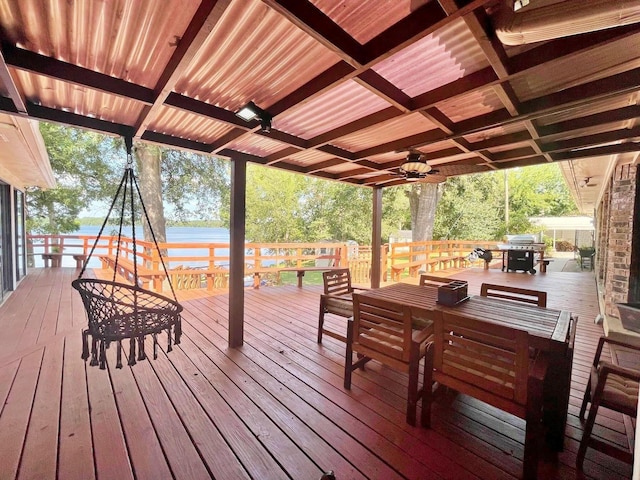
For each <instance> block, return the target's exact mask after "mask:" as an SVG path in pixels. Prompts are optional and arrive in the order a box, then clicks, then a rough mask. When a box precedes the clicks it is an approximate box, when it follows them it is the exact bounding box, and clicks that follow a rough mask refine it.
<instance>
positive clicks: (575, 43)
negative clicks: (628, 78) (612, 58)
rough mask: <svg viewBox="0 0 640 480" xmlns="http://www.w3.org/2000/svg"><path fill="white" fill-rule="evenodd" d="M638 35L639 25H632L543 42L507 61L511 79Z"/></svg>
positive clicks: (639, 31)
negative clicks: (560, 60) (550, 63)
mask: <svg viewBox="0 0 640 480" xmlns="http://www.w3.org/2000/svg"><path fill="white" fill-rule="evenodd" d="M638 33H640V24H633V25H627V26H623V27H617V28H610V29H606V30H598V31H596V32H590V33H585V34H582V35H572V36H569V37H562V38H558V39H556V40H551V41H549V42H544V43H543V44H541V45H540V46H539V47H535V48H532V49H531V50H528V51H526V52H524V53H521V54H518V55H515V56H513V57H511V58H510V59H509V67H510V70H511V75H512V77H519V76H520V75H522V74H524V73H525V72H526V71H528V70H531V69H533V68H537V67H540V66H542V65H544V64H546V63H549V62H552V61H554V60H557V59H559V58H563V57H567V56H570V55H575V54H577V53H580V52H582V51H585V50H589V49H592V48H596V47H600V46H606V45H608V44H610V43H613V42H616V41H619V40H622V39H624V38H626V37H629V36H631V35H636V34H638Z"/></svg>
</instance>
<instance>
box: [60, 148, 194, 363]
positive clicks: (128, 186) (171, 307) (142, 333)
mask: <svg viewBox="0 0 640 480" xmlns="http://www.w3.org/2000/svg"><path fill="white" fill-rule="evenodd" d="M125 145H126V148H127V164H126V167H125V171H124V175H123V176H122V180H121V181H120V185H119V187H118V190H117V192H116V195H115V197H114V199H113V202H112V203H111V207H110V208H109V212H108V213H107V216H106V218H105V220H104V223H103V224H102V227H101V228H100V231H99V232H98V236H97V237H96V240H95V242H94V244H93V247H92V248H91V251H90V252H89V256H88V257H87V260H86V262H85V264H84V267H83V268H82V270H81V271H80V274H79V275H78V278H77V279H75V280H74V281H73V282H72V286H73V288H75V289H76V290H78V292H79V293H80V296H81V297H82V302H83V304H84V308H85V310H86V312H87V317H88V320H89V326H88V328H87V329H86V330H84V331H83V332H82V358H83V359H84V360H85V361H86V360H88V359H89V357H91V362H90V365H91V366H97V365H99V366H100V368H101V369H103V370H104V369H105V368H106V365H107V355H106V349H107V348H108V347H109V345H110V343H111V342H116V346H117V352H116V368H122V340H125V339H128V340H129V355H128V365H131V366H133V365H135V364H136V360H144V359H146V358H147V356H146V354H145V337H146V336H147V335H151V336H152V337H153V358H154V359H156V358H157V357H158V334H161V333H162V332H166V334H167V351H168V352H170V351H171V350H172V342H173V343H175V344H179V343H180V335H181V334H182V325H181V317H180V313H181V312H182V305H180V304H179V303H178V301H177V299H176V294H175V291H174V290H173V286H172V285H171V280H170V278H169V275H168V273H167V268H166V266H165V263H164V260H163V259H162V252H161V251H160V248H159V246H158V242H157V240H156V236H155V233H154V232H153V229H152V228H151V223H150V222H149V216H148V214H147V210H146V208H145V206H144V202H143V201H142V195H141V194H140V188H139V187H138V181H137V180H136V177H135V175H134V173H133V157H132V155H131V150H132V146H133V139H132V138H130V137H126V138H125ZM135 194H137V199H138V200H139V203H140V206H141V208H142V212H143V214H144V220H145V221H146V222H147V224H148V226H149V230H150V232H151V236H152V238H153V243H154V245H155V248H156V250H157V252H158V257H159V258H160V261H161V264H162V268H163V269H164V273H165V278H166V279H167V282H168V283H169V286H170V288H171V293H172V294H173V300H172V299H170V298H168V297H165V296H163V295H160V294H158V293H156V292H153V291H149V290H145V289H144V288H141V287H140V282H139V279H138V262H137V260H138V257H137V251H136V222H135V218H136V214H135V203H136V199H135V198H134V197H135V196H136V195H135ZM120 197H121V198H122V200H121V202H120V204H119V205H120V212H119V220H120V221H119V228H118V238H117V243H116V254H115V260H114V262H115V265H114V269H113V278H112V280H111V281H108V280H100V279H95V278H82V277H83V275H84V272H85V270H86V268H87V265H88V264H89V259H90V258H91V256H92V255H93V252H94V251H95V249H96V247H97V246H98V242H99V241H100V237H101V236H102V232H103V230H104V228H105V226H106V224H107V222H108V220H109V216H110V215H111V212H112V211H113V209H114V206H116V204H117V203H118V199H119V198H120ZM126 216H130V218H131V232H132V234H131V237H132V249H131V250H132V255H133V257H132V258H130V259H129V260H131V261H132V262H133V269H134V273H133V284H132V285H130V284H127V283H122V282H116V275H117V271H118V261H119V259H120V258H121V257H122V258H124V252H121V245H122V241H121V240H122V227H123V225H124V223H125V217H126ZM89 337H91V349H89ZM136 347H137V348H136ZM136 349H137V355H136Z"/></svg>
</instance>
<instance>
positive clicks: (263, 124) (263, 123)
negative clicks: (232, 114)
mask: <svg viewBox="0 0 640 480" xmlns="http://www.w3.org/2000/svg"><path fill="white" fill-rule="evenodd" d="M236 116H237V117H238V118H241V119H242V120H244V121H245V122H250V121H251V120H254V119H257V120H259V121H260V129H261V130H262V131H263V132H265V133H269V132H270V131H271V119H272V118H273V115H271V114H270V113H269V112H267V111H266V110H263V109H262V108H260V107H258V106H257V105H256V104H255V103H253V102H252V101H251V102H249V103H247V104H246V105H245V106H243V107H242V108H240V110H238V111H237V112H236Z"/></svg>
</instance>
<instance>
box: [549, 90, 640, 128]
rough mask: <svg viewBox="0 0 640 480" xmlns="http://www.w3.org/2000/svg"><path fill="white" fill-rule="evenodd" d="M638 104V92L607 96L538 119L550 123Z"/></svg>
mask: <svg viewBox="0 0 640 480" xmlns="http://www.w3.org/2000/svg"><path fill="white" fill-rule="evenodd" d="M635 104H636V94H631V95H629V94H627V95H621V96H618V97H615V98H606V99H604V100H598V101H595V102H589V103H588V104H587V105H584V106H581V107H580V108H572V109H570V110H566V111H564V112H560V113H555V114H553V115H546V116H544V117H541V118H539V119H537V120H536V123H537V124H538V125H549V124H552V123H558V122H564V121H565V120H572V119H574V118H582V117H586V116H588V115H593V114H596V113H601V112H607V111H609V110H616V109H618V108H623V107H628V106H629V105H635Z"/></svg>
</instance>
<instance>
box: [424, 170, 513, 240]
mask: <svg viewBox="0 0 640 480" xmlns="http://www.w3.org/2000/svg"><path fill="white" fill-rule="evenodd" d="M443 187H444V188H443V194H442V198H441V200H440V202H439V203H438V206H437V213H436V221H435V225H434V235H433V236H434V238H436V239H462V238H464V239H473V240H494V239H496V238H497V237H496V236H497V235H498V230H499V229H500V227H501V225H502V224H503V223H504V221H503V219H504V201H503V199H504V195H502V194H501V193H502V192H503V190H502V187H501V184H500V181H499V177H498V176H496V175H493V174H490V175H486V174H472V175H464V176H459V177H451V178H448V179H447V181H446V183H445V184H444V186H443Z"/></svg>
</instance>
